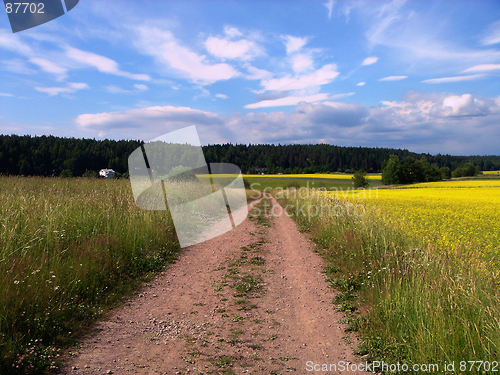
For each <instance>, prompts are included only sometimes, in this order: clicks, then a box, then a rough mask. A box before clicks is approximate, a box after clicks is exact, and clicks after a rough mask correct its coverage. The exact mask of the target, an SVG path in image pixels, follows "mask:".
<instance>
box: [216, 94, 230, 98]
mask: <svg viewBox="0 0 500 375" xmlns="http://www.w3.org/2000/svg"><path fill="white" fill-rule="evenodd" d="M215 97H216V98H220V99H227V95H225V94H215Z"/></svg>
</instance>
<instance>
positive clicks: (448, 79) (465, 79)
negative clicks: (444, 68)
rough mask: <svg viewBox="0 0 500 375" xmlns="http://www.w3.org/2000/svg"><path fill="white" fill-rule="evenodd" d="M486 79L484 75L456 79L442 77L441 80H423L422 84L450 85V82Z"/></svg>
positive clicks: (457, 77)
mask: <svg viewBox="0 0 500 375" xmlns="http://www.w3.org/2000/svg"><path fill="white" fill-rule="evenodd" d="M484 77H486V74H472V75H470V76H456V77H443V78H432V79H426V80H423V81H422V82H423V83H433V84H435V83H451V82H462V81H473V80H476V79H481V78H484Z"/></svg>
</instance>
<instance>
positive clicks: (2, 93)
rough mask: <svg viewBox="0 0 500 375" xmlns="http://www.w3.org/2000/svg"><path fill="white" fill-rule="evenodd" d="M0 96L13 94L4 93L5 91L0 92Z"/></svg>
mask: <svg viewBox="0 0 500 375" xmlns="http://www.w3.org/2000/svg"><path fill="white" fill-rule="evenodd" d="M0 96H14V95H12V94H9V93H6V92H0Z"/></svg>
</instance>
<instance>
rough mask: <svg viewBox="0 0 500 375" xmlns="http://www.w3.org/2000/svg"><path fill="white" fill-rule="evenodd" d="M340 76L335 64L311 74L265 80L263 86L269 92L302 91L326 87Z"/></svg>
mask: <svg viewBox="0 0 500 375" xmlns="http://www.w3.org/2000/svg"><path fill="white" fill-rule="evenodd" d="M339 74H340V73H339V72H337V66H336V65H335V64H327V65H325V66H323V67H322V68H321V69H319V70H317V71H315V72H313V73H310V74H304V75H299V76H295V77H292V76H290V75H286V76H285V77H282V78H273V79H269V80H263V81H262V82H261V85H262V86H264V88H265V90H268V91H274V90H276V91H285V90H300V89H305V88H308V87H312V86H320V85H326V84H327V83H330V82H331V81H333V80H334V79H335V78H337V77H338V76H339Z"/></svg>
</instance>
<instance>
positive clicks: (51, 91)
mask: <svg viewBox="0 0 500 375" xmlns="http://www.w3.org/2000/svg"><path fill="white" fill-rule="evenodd" d="M89 88H90V87H89V85H87V84H86V83H73V82H68V83H67V84H66V87H35V90H37V91H39V92H43V93H45V94H48V95H49V96H56V95H58V94H70V93H74V92H77V91H78V90H86V89H89Z"/></svg>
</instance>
